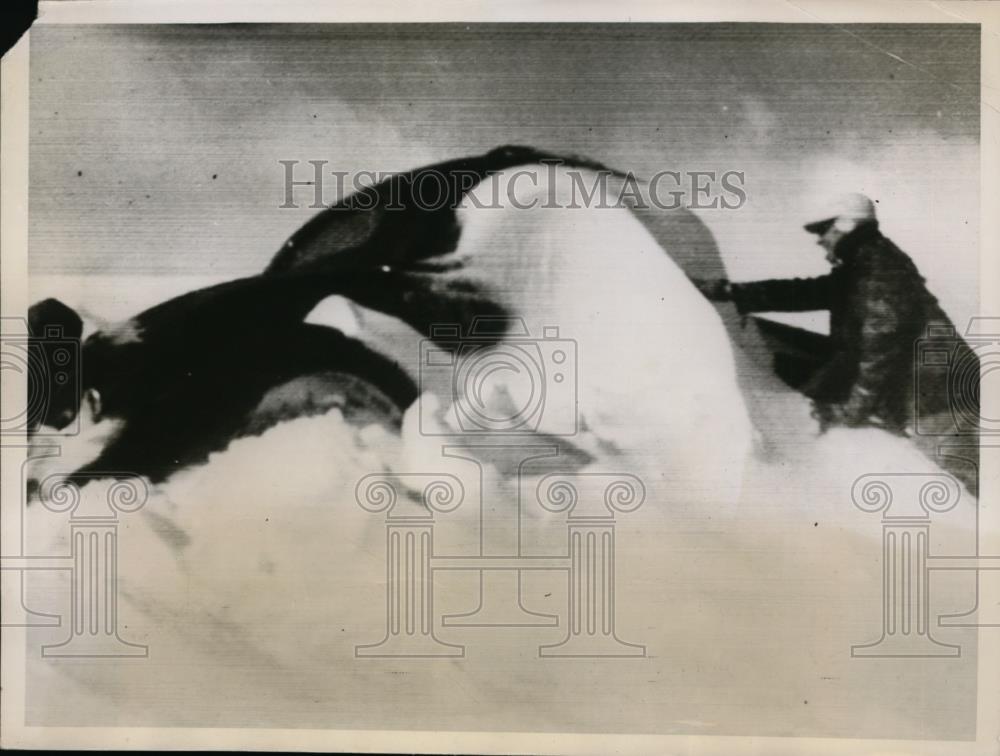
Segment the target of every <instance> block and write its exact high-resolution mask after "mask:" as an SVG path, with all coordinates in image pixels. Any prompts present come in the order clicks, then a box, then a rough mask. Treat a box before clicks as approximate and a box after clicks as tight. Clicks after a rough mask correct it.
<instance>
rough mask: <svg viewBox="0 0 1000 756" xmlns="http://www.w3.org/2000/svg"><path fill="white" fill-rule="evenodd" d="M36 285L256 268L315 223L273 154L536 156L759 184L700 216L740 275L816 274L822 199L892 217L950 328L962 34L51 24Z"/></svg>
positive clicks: (967, 143) (960, 29)
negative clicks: (841, 193)
mask: <svg viewBox="0 0 1000 756" xmlns="http://www.w3.org/2000/svg"><path fill="white" fill-rule="evenodd" d="M31 77H32V80H31V137H30V138H31V142H30V150H31V163H30V170H31V182H30V261H31V270H32V273H33V274H37V275H42V274H45V275H48V274H59V273H73V274H78V273H117V274H130V273H134V274H150V273H156V274H167V275H177V274H182V273H191V274H197V275H220V276H221V275H226V276H229V275H233V276H235V275H242V274H248V273H253V272H256V271H258V270H259V269H261V268H262V267H263V266H264V265H265V264H266V262H267V260H268V259H269V258H270V256H271V255H272V254H273V253H274V251H275V250H276V249H277V248H278V247H279V246H280V245H281V243H282V242H283V241H284V239H285V238H286V237H287V236H288V235H289V234H291V233H292V232H293V231H294V230H295V229H296V228H297V227H298V226H299V225H300V224H301V223H302V222H304V221H305V220H306V219H307V218H309V217H310V216H311V215H312V214H313V212H314V211H312V210H309V209H308V208H306V207H305V206H303V208H302V209H300V210H288V209H284V210H283V209H279V205H280V204H281V202H282V196H283V190H284V186H283V169H282V167H281V165H280V164H279V163H278V161H279V160H301V161H307V160H328V161H329V162H330V167H331V169H338V170H344V171H351V172H353V171H358V170H385V171H394V170H402V169H406V168H411V167H415V166H417V165H420V164H423V163H426V162H429V161H434V160H440V159H445V158H449V157H454V156H457V155H461V154H467V153H475V152H480V151H483V150H486V149H489V148H490V147H493V146H495V145H497V144H502V143H522V144H532V145H537V146H539V147H544V148H548V149H552V150H556V151H570V152H577V153H584V154H588V155H591V156H593V157H596V158H598V159H601V160H603V161H605V162H607V163H610V164H612V165H614V166H616V167H620V168H624V169H633V170H636V171H637V172H640V173H645V174H647V175H648V174H650V173H652V172H654V171H655V170H681V171H683V170H717V171H720V172H722V171H726V170H740V171H744V172H745V174H746V183H745V186H746V189H747V192H748V195H749V201H748V203H747V204H746V206H745V207H744V208H743V209H741V210H739V211H714V212H707V213H703V214H702V217H703V218H704V219H705V221H706V222H707V223H708V224H709V226H710V228H711V229H712V230H713V231H714V232H715V234H716V236H717V238H718V240H719V242H720V246H721V247H722V251H723V256H724V258H725V260H726V263H727V266H728V267H729V270H730V273H731V275H732V276H733V277H734V278H737V279H746V278H753V277H758V276H762V275H793V274H809V273H815V272H820V271H822V270H823V267H824V265H823V261H822V255H821V254H820V252H819V251H818V250H817V249H815V248H814V246H813V242H812V240H811V239H810V237H808V236H807V235H806V234H805V233H804V232H803V231H802V230H801V224H802V223H803V222H805V221H806V220H810V218H809V217H807V214H808V211H809V207H811V206H812V204H813V202H814V200H815V197H814V195H816V194H817V193H819V194H821V193H825V192H827V191H835V190H839V189H850V190H859V191H865V192H868V193H869V194H871V195H872V196H873V198H875V199H877V200H878V201H879V211H880V214H881V215H882V218H883V227H884V230H885V231H886V233H887V234H888V235H890V236H891V237H892V238H893V239H895V240H896V241H897V242H898V243H900V244H901V246H903V247H904V249H906V250H907V251H908V252H909V253H910V254H911V255H912V256H913V257H914V258H915V259H916V260H917V262H918V265H919V266H920V267H921V269H922V270H923V271H924V272H925V274H926V275H927V276H928V278H929V280H931V282H932V288H934V289H936V293H938V294H939V296H940V297H941V298H942V300H943V301H944V302H945V304H946V306H947V307H948V308H949V309H950V310H951V311H952V312H953V315H955V316H956V317H960V318H961V317H963V316H965V315H966V314H971V312H968V313H967V311H969V310H970V309H971V308H974V307H975V302H976V296H975V281H976V274H977V259H978V258H977V255H978V250H977V232H976V229H977V225H978V206H979V199H978V198H979V191H978V171H979V161H978V141H979V97H978V93H979V31H978V27H975V26H969V25H942V26H906V25H893V26H889V25H879V26H867V25H864V26H861V25H853V26H847V27H832V26H820V25H750V24H742V25H732V24H719V25H650V24H642V25H542V26H538V25H498V26H482V25H480V26H472V27H469V26H466V25H463V24H455V25H400V26H369V25H350V26H308V25H267V26H254V25H250V26H248V25H239V26H160V27H152V26H102V27H87V26H65V27H58V26H46V25H42V26H36V27H35V28H34V29H33V30H32V32H31Z"/></svg>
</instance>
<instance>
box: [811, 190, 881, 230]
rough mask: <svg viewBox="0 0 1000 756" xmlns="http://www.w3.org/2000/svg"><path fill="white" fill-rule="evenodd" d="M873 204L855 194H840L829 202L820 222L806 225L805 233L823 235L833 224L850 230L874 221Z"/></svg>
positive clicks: (862, 196) (861, 195)
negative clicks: (860, 224)
mask: <svg viewBox="0 0 1000 756" xmlns="http://www.w3.org/2000/svg"><path fill="white" fill-rule="evenodd" d="M875 219H876V218H875V203H873V202H872V201H871V200H870V199H868V197H866V196H865V195H863V194H858V193H857V192H852V193H850V194H842V195H840V196H839V197H836V198H834V199H833V200H831V201H830V202H829V203H828V205H827V207H826V210H825V211H824V213H823V216H822V218H821V219H820V220H817V221H813V222H812V223H807V224H806V225H805V229H806V231H809V232H810V233H813V234H822V233H824V232H825V231H826V230H827V229H828V228H829V227H830V226H831V225H832V224H833V223H836V224H837V225H838V226H840V227H842V228H843V230H850V229H851V228H854V227H855V226H857V225H858V223H861V222H864V221H873V220H875Z"/></svg>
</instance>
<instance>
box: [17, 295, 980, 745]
mask: <svg viewBox="0 0 1000 756" xmlns="http://www.w3.org/2000/svg"><path fill="white" fill-rule="evenodd" d="M32 283H33V288H36V287H37V289H38V291H42V290H44V292H45V293H46V294H47V295H55V296H59V293H60V291H61V290H62V291H65V292H77V293H78V292H80V291H84V290H87V291H90V292H92V295H93V297H94V301H95V302H102V301H105V302H113V303H114V307H108V308H107V309H106V310H105V312H102V313H101V314H104V315H106V316H107V317H115V316H118V315H120V314H122V313H125V312H134V311H136V310H137V309H139V306H141V305H143V304H145V301H143V300H146V301H154V300H158V299H162V298H163V297H164V296H167V295H168V294H169V293H172V292H168V291H167V290H166V288H165V285H164V283H163V282H162V281H159V280H141V279H132V280H130V281H128V285H122V284H123V282H121V281H114V280H108V279H103V280H102V283H101V284H99V285H100V286H105V287H108V291H113V292H115V296H116V297H117V299H108V298H106V297H105V294H106V292H102V291H100V290H96V289H94V288H90V289H81V288H80V287H79V282H76V281H72V280H63V281H58V280H51V279H50V280H41V279H37V280H36V281H33V282H32ZM201 283H202V282H198V284H195V282H193V281H171V282H170V284H171V285H174V286H176V287H177V291H178V292H179V291H181V290H183V289H187V288H194V286H195V285H201ZM67 298H68V299H71V301H72V298H70V297H67ZM757 392H758V393H757V395H756V396H753V397H748V399H749V400H751V401H752V402H753V403H754V405H755V406H757V407H764V408H766V409H765V410H764V411H765V412H766V413H768V414H769V416H770V418H771V420H772V421H773V422H772V423H771V424H770V426H769V427H770V428H771V429H772V430H771V431H770V437H769V438H768V439H767V441H768V443H767V444H764V445H760V450H759V451H758V452H757V453H755V454H754V455H753V456H752V459H751V460H750V463H749V465H748V468H747V470H746V474H745V476H744V482H743V490H742V496H741V497H740V501H739V506H738V507H736V508H735V509H733V508H722V509H716V508H713V507H711V506H710V505H708V504H707V503H706V502H705V500H704V498H702V497H699V492H697V491H693V490H691V489H685V488H677V489H671V488H670V481H669V480H665V481H661V482H660V484H659V485H656V486H652V487H651V490H655V491H656V494H655V495H652V496H650V498H649V499H648V500H647V501H646V502H645V503H644V505H643V506H642V507H641V508H640V509H639V510H637V511H635V512H632V513H631V514H627V515H620V516H619V517H618V520H617V525H616V533H617V554H616V562H615V572H616V577H617V581H616V583H617V589H618V594H617V629H616V632H617V634H618V637H619V638H621V639H622V640H624V641H628V642H632V643H640V644H644V645H645V646H646V650H647V654H646V656H645V657H640V658H596V659H595V658H583V659H542V658H538V650H537V649H538V646H539V645H540V644H551V643H557V642H559V641H560V640H561V639H562V638H563V637H564V635H565V632H566V602H567V585H566V577H565V573H545V572H537V573H532V574H530V575H527V576H526V577H525V578H524V580H523V584H522V596H521V601H522V604H523V606H524V607H526V608H528V609H530V610H531V611H534V612H543V613H550V614H555V615H559V617H560V620H559V623H560V624H559V626H558V627H505V628H491V627H442V626H441V625H440V617H441V616H442V615H444V614H451V613H458V612H464V611H470V610H471V609H473V608H475V605H476V600H477V586H476V583H475V574H474V573H469V572H458V573H448V574H447V575H443V576H441V577H440V578H439V580H438V584H437V592H436V595H435V602H436V606H435V623H436V625H437V629H436V634H437V637H438V638H439V639H441V640H442V641H444V642H448V643H453V644H462V645H464V646H465V656H464V658H450V659H449V658H444V659H412V658H404V659H386V658H374V659H358V658H355V646H356V645H359V644H366V643H374V642H377V641H379V640H380V639H381V638H382V636H383V635H384V633H385V615H384V612H385V593H384V586H385V583H386V561H385V560H386V556H385V553H386V551H385V550H386V529H385V523H384V519H383V516H382V515H378V514H371V513H369V512H366V511H364V510H362V509H361V507H359V506H358V504H357V503H356V500H355V488H356V486H357V483H358V481H359V480H360V479H361V478H362V477H364V476H366V475H369V474H371V473H377V472H384V471H397V472H408V471H412V467H411V466H410V465H411V464H412V460H413V459H415V457H414V455H419V456H422V457H423V458H424V459H435V458H438V455H439V454H440V443H441V441H440V439H434V438H429V437H425V436H421V435H420V434H419V433H417V432H416V425H417V424H416V422H415V421H416V413H415V408H414V409H411V412H410V413H408V415H407V418H406V423H405V425H404V431H403V434H402V437H397V436H395V435H394V434H392V433H391V432H390V431H387V430H386V429H383V428H380V427H374V426H373V427H369V428H366V429H357V428H352V427H351V426H349V425H347V424H345V423H344V422H343V420H342V418H341V417H340V416H339V413H338V412H337V411H333V412H331V413H329V414H328V415H326V416H322V417H314V418H309V419H300V420H297V421H294V422H290V423H285V424H283V425H280V426H278V427H276V428H273V429H272V430H270V431H268V432H266V433H265V434H264V435H262V436H260V437H257V438H248V439H242V440H239V441H236V442H234V443H233V444H232V445H231V446H230V447H229V449H228V450H226V451H225V452H222V453H219V454H216V455H214V456H213V458H212V460H211V462H210V464H208V465H206V466H204V467H201V468H197V469H193V470H190V471H188V472H186V473H183V474H181V475H178V476H176V477H175V478H174V479H173V480H171V481H170V482H169V483H168V484H166V485H164V486H161V487H158V488H155V489H153V490H152V491H151V495H150V499H149V501H148V503H147V504H146V505H145V507H144V508H143V509H142V510H141V511H139V512H138V513H135V514H131V515H123V516H122V521H121V526H120V530H119V533H120V538H119V544H120V556H119V576H120V577H119V580H120V595H121V604H120V607H119V613H120V623H119V627H120V633H121V636H122V638H123V639H125V640H127V641H130V642H133V643H142V644H146V645H148V647H149V657H148V658H147V659H121V660H113V659H112V660H99V659H59V660H53V659H43V658H41V657H40V655H39V653H38V648H39V646H40V645H42V644H45V643H53V642H58V641H59V640H61V639H62V638H63V637H65V634H66V630H65V628H56V629H37V630H33V631H31V632H30V633H29V654H28V677H27V679H28V681H29V684H28V689H27V692H28V699H27V701H28V722H29V723H30V724H46V723H48V724H57V723H58V724H63V725H70V724H80V725H91V724H104V725H112V724H115V723H127V724H129V725H131V726H137V725H160V726H171V725H178V726H179V725H187V726H241V727H246V726H260V727H349V728H382V729H386V728H387V729H400V728H402V729H498V730H499V729H518V730H535V729H537V730H550V731H602V732H621V731H629V730H631V731H647V732H648V731H651V727H652V730H653V731H656V732H662V733H715V734H726V733H743V734H748V733H756V734H761V735H765V734H768V735H810V736H857V737H906V738H957V737H962V736H967V735H970V734H971V732H972V731H973V728H974V724H975V711H976V706H975V690H976V653H975V650H976V643H975V633H974V631H972V630H969V629H950V628H934V630H933V632H934V634H935V635H936V636H937V637H938V639H939V640H941V641H943V642H948V643H956V644H961V647H962V655H961V657H959V658H949V659H940V658H937V659H935V658H931V659H856V658H852V657H851V646H852V645H853V644H859V643H866V642H870V641H873V640H876V639H877V638H878V637H879V634H880V624H881V613H880V606H881V603H880V602H881V590H882V577H881V574H882V573H881V569H882V568H881V549H880V541H881V525H880V522H879V517H878V515H873V514H868V513H864V512H861V511H859V510H858V509H857V508H855V507H854V506H853V505H852V502H851V495H850V492H851V485H852V483H853V482H854V480H855V479H856V478H857V477H858V476H860V475H862V474H865V473H872V472H921V471H932V470H933V469H934V468H933V466H932V465H931V463H929V462H928V461H927V460H926V459H925V458H924V457H923V456H922V455H921V454H920V453H919V452H917V451H916V450H915V449H913V448H912V447H911V446H910V445H909V444H907V443H906V442H905V441H903V440H901V439H898V438H895V437H892V436H889V435H887V434H884V433H882V432H880V431H877V430H835V431H832V432H830V433H827V434H826V435H824V436H818V435H817V432H816V428H815V425H814V423H813V421H812V420H811V419H810V417H809V408H808V405H807V403H806V402H805V400H803V399H802V398H801V397H799V396H797V395H795V394H794V393H792V392H789V391H785V390H783V389H781V388H779V387H776V386H775V385H773V384H768V385H767V386H764V387H760V388H758V389H757ZM636 401H642V398H641V397H639V396H637V397H636ZM774 428H779V429H780V432H775V431H774V430H773V429H774ZM448 463H449V464H448V465H442V467H441V469H442V470H446V471H449V472H452V473H454V474H456V475H458V477H460V479H461V480H462V481H463V483H464V484H465V485H466V502H465V503H464V504H463V506H462V507H460V508H459V509H458V510H456V511H455V512H454V513H452V514H447V515H438V517H437V524H436V530H435V542H436V546H435V548H436V549H437V553H447V554H450V555H460V554H470V553H475V548H476V543H477V538H478V529H477V522H478V510H477V507H476V503H477V502H476V500H475V499H476V491H477V489H476V483H477V480H478V468H477V467H476V466H475V465H474V464H472V463H466V462H462V461H458V460H448ZM534 483H535V480H525V481H524V482H523V484H522V491H521V493H522V495H523V497H524V501H525V502H526V504H525V505H524V508H523V510H522V512H523V540H524V549H525V553H530V554H536V555H545V554H559V553H565V549H566V521H565V515H557V514H549V513H546V512H544V511H543V510H542V509H541V508H540V507H538V506H536V505H534V504H532V503H531V501H532V500H531V496H532V492H533V491H534ZM504 491H505V493H506V495H508V496H510V497H511V498H512V499H513V496H514V495H515V491H514V488H513V486H509V487H508V488H506V489H504ZM974 512H975V506H974V503H973V502H971V501H970V500H968V498H967V497H966V499H965V500H963V501H962V502H960V505H959V506H958V507H957V508H956V509H955V510H953V511H952V512H949V513H946V514H943V515H938V516H936V517H935V521H934V522H935V524H934V527H933V529H932V541H933V542H932V550H933V551H934V552H936V553H952V554H961V553H966V554H967V553H969V552H970V550H971V549H972V548H973V546H974V541H973V540H972V538H973V536H972V528H973V525H974ZM25 524H26V533H27V543H28V547H29V552H30V553H36V554H62V553H68V550H69V544H68V526H67V524H66V519H65V515H55V514H53V513H51V512H49V511H47V510H45V509H43V508H42V507H38V506H32V507H30V508H29V509H28V510H27V512H26V513H25ZM932 588H933V593H932V606H931V612H932V617H934V616H936V615H937V614H939V613H946V612H961V611H965V610H968V609H969V608H971V606H972V605H973V603H974V594H973V584H972V582H971V579H970V578H969V576H968V575H963V574H956V575H954V576H951V575H950V574H949V576H948V577H947V578H946V577H944V576H942V575H941V573H937V574H936V575H935V576H934V578H933V584H932ZM67 596H68V584H67V579H66V577H65V575H62V576H60V574H59V573H49V574H46V575H42V574H34V575H32V576H31V577H30V579H29V589H28V593H27V598H28V603H29V605H30V606H31V607H32V608H33V609H35V610H38V611H50V612H53V613H62V612H63V611H64V610H65V605H66V603H65V602H66V601H67ZM944 674H947V678H948V687H949V691H948V696H947V699H946V700H947V705H942V698H941V697H940V696H939V695H938V694H939V693H940V685H941V679H942V676H943V675H944ZM651 723H655V725H653V724H651Z"/></svg>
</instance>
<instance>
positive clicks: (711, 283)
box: [691, 278, 732, 302]
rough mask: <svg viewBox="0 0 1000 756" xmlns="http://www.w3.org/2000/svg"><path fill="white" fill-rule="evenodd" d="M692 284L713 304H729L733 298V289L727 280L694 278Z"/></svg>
mask: <svg viewBox="0 0 1000 756" xmlns="http://www.w3.org/2000/svg"><path fill="white" fill-rule="evenodd" d="M691 283H693V284H694V287H695V288H696V289H697V290H698V291H700V292H701V293H702V295H703V296H704V297H705V298H706V299H710V300H711V301H713V302H728V301H729V300H730V299H731V298H732V289H731V288H730V286H729V280H728V279H726V278H692V279H691Z"/></svg>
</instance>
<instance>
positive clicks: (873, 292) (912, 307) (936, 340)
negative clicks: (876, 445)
mask: <svg viewBox="0 0 1000 756" xmlns="http://www.w3.org/2000/svg"><path fill="white" fill-rule="evenodd" d="M835 254H836V255H837V257H838V258H840V260H842V263H841V264H840V265H838V266H836V267H835V268H834V269H833V270H832V271H831V272H830V273H829V274H827V275H825V276H819V277H816V278H796V279H786V280H780V279H779V280H769V281H756V282H752V283H739V284H736V283H734V284H732V286H731V297H732V299H733V302H734V303H735V304H736V306H737V308H738V309H739V310H740V311H741V312H744V313H746V312H763V311H806V310H829V311H830V348H831V354H830V359H829V361H828V362H827V364H826V365H825V366H824V367H823V368H822V369H821V370H820V372H819V374H818V375H817V376H816V377H815V378H814V380H813V382H812V386H811V387H810V388H811V391H810V392H808V393H810V395H812V396H814V397H815V398H817V399H818V400H820V401H821V402H824V401H825V402H829V403H831V404H839V405H841V406H842V408H843V412H844V417H843V420H844V422H846V423H848V424H852V425H854V424H861V423H863V422H865V421H867V420H869V419H870V418H876V419H877V420H878V421H879V422H880V423H882V424H885V425H886V426H888V427H890V428H893V429H897V430H902V429H904V428H906V427H907V426H912V425H913V424H914V422H915V421H916V419H917V418H916V416H917V415H920V414H925V415H926V414H933V413H940V412H945V411H948V410H949V408H950V407H951V406H953V405H954V403H955V402H956V401H958V402H960V404H961V406H962V407H963V408H968V407H969V406H971V404H972V403H974V405H975V408H977V409H978V404H979V390H978V389H979V386H978V374H977V375H976V378H975V381H974V384H975V385H974V386H973V385H972V383H973V381H966V382H965V384H964V385H963V386H960V387H958V388H957V389H956V387H955V386H952V385H951V383H952V382H950V381H949V375H951V374H952V372H953V371H952V370H950V369H948V368H947V367H945V366H944V365H943V364H942V363H941V362H940V361H939V362H938V363H936V364H935V365H933V366H931V367H929V368H928V367H925V366H922V365H919V363H920V362H921V360H922V359H923V357H922V355H923V354H924V353H926V352H927V351H928V350H931V351H943V352H946V353H947V354H948V355H949V356H948V360H949V361H950V362H949V364H950V365H952V366H953V365H955V364H958V363H963V362H964V363H965V364H968V359H969V358H970V356H971V359H973V360H975V353H974V352H972V350H971V349H969V347H968V346H967V345H966V344H965V343H964V342H963V341H962V340H961V339H960V338H958V337H957V335H956V334H955V331H954V327H953V326H952V323H951V321H950V320H949V319H948V316H947V315H945V313H944V311H943V310H942V309H941V307H940V306H939V305H938V302H937V299H935V297H934V296H933V295H931V293H930V292H929V291H928V290H927V287H926V286H925V282H924V279H923V277H922V276H921V275H920V273H919V271H918V270H917V268H916V266H915V265H914V264H913V262H912V261H911V260H910V258H909V257H908V256H907V255H906V254H905V253H904V252H902V250H900V249H899V248H898V247H897V246H896V245H895V244H893V243H892V242H891V241H890V240H889V239H887V238H886V237H885V236H883V235H882V234H881V232H880V231H879V229H878V224H877V223H867V224H863V225H861V226H859V227H858V228H857V229H855V230H854V231H852V232H851V233H849V234H848V235H846V236H845V237H844V238H843V239H842V240H841V241H840V243H839V244H838V246H837V248H836V249H835ZM915 386H916V387H917V389H916V391H915ZM956 390H959V391H961V392H963V394H964V395H963V396H962V397H959V398H957V399H956V397H955V396H954V392H955V391H956ZM973 393H974V396H973ZM918 407H919V409H918Z"/></svg>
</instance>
